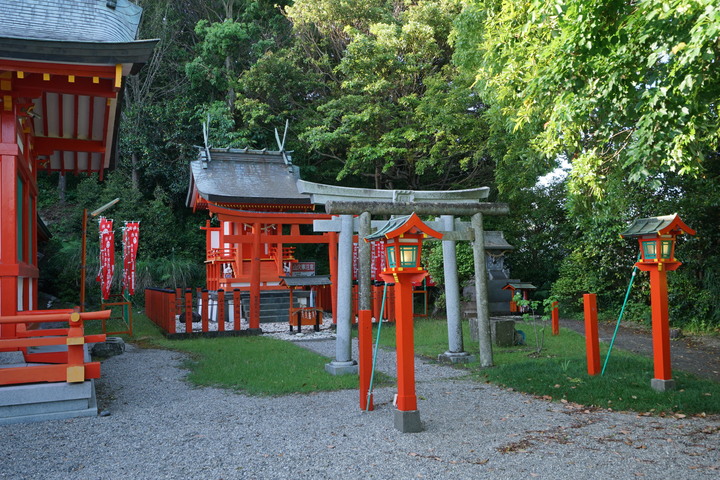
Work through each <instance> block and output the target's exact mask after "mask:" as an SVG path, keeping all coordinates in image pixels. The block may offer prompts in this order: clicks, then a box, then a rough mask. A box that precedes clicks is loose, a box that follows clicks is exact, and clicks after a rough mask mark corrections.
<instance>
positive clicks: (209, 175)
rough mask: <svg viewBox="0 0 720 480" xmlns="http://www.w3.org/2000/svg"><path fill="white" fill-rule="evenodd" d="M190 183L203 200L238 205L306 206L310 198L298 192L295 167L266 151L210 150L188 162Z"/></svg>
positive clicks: (273, 153)
mask: <svg viewBox="0 0 720 480" xmlns="http://www.w3.org/2000/svg"><path fill="white" fill-rule="evenodd" d="M190 168H191V171H192V176H193V182H194V184H195V188H196V189H197V192H198V194H199V195H200V196H201V197H202V198H204V199H205V200H208V201H211V202H216V203H221V204H240V205H252V204H255V205H278V204H279V205H302V206H308V205H310V197H309V196H308V195H303V194H301V193H299V192H298V189H297V185H296V181H297V179H298V178H299V172H298V169H297V167H293V166H292V165H289V164H288V163H286V161H285V156H284V155H283V152H275V151H267V150H248V149H244V150H240V149H211V150H210V160H209V161H206V159H205V152H204V151H203V152H201V155H200V158H199V159H198V160H195V161H193V162H191V164H190Z"/></svg>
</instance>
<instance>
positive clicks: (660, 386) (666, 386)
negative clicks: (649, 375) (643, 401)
mask: <svg viewBox="0 0 720 480" xmlns="http://www.w3.org/2000/svg"><path fill="white" fill-rule="evenodd" d="M650 386H651V387H652V389H653V390H655V391H656V392H667V391H670V390H675V380H672V379H670V380H662V379H660V378H653V379H652V380H650Z"/></svg>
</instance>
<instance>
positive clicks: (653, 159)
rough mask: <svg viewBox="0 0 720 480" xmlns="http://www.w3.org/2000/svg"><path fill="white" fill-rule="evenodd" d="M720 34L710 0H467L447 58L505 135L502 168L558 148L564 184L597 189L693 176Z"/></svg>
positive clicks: (716, 127)
mask: <svg viewBox="0 0 720 480" xmlns="http://www.w3.org/2000/svg"><path fill="white" fill-rule="evenodd" d="M719 32H720V7H719V6H718V5H717V2H715V1H714V0H685V1H683V0H674V1H667V2H657V1H654V0H638V1H627V0H615V1H612V2H607V1H600V0H555V1H552V2H541V1H535V0H517V1H511V2H507V1H500V0H475V1H473V2H471V3H470V4H469V6H468V7H467V9H466V10H465V11H464V12H463V15H462V17H461V19H460V21H459V22H458V38H459V39H460V40H459V42H458V53H457V55H456V59H457V61H458V62H459V63H460V64H461V65H462V66H463V67H464V68H465V69H467V70H468V71H471V72H473V73H474V74H475V75H476V85H477V87H478V90H479V92H480V93H481V95H483V97H485V98H486V99H487V100H488V101H489V102H490V103H491V105H492V107H491V111H490V112H489V114H488V118H489V119H490V122H491V123H492V125H493V127H494V128H495V129H496V131H498V132H504V133H505V134H509V135H512V137H513V144H512V146H510V147H508V148H507V153H506V157H505V163H504V165H503V168H505V169H515V168H516V166H517V164H518V163H520V162H522V163H525V164H527V163H531V164H532V165H531V166H530V170H531V171H536V172H542V171H543V170H547V169H549V168H551V167H552V166H553V165H554V162H555V160H556V159H558V158H562V157H564V158H566V159H568V160H570V161H571V162H572V165H573V169H572V174H571V182H570V188H571V192H572V193H574V194H576V195H578V196H580V195H592V196H596V197H597V196H601V195H602V193H603V190H604V188H605V185H606V182H607V181H608V180H612V178H613V176H617V175H619V176H621V177H623V178H625V177H626V178H628V179H630V180H631V181H634V182H647V181H652V182H653V183H654V185H655V186H656V187H657V186H659V184H660V183H661V182H662V177H660V176H659V174H668V173H674V172H677V173H679V174H691V175H699V174H701V173H702V171H703V168H704V157H705V155H706V154H707V153H708V152H713V151H716V150H718V147H719V146H720V118H719V117H718V111H717V106H718V100H720V73H719V72H718V69H717V68H715V67H716V65H717V61H718V56H719V55H720V45H719V44H718V42H717V37H718V33H719ZM529 180H530V179H529ZM504 187H505V188H508V187H509V186H508V185H507V182H504Z"/></svg>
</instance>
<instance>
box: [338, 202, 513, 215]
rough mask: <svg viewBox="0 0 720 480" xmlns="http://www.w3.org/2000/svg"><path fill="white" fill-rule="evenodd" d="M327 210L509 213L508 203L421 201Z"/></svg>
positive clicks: (342, 205)
mask: <svg viewBox="0 0 720 480" xmlns="http://www.w3.org/2000/svg"><path fill="white" fill-rule="evenodd" d="M325 210H326V211H327V212H328V213H330V214H333V215H350V214H360V213H363V212H370V213H371V214H373V215H410V214H411V213H417V214H418V215H475V214H476V213H482V214H483V215H507V214H508V213H510V207H509V206H508V204H507V203H491V202H478V203H425V202H423V203H419V202H372V201H361V202H336V201H331V202H327V203H326V204H325Z"/></svg>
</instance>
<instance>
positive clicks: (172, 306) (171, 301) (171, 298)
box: [163, 292, 179, 333]
mask: <svg viewBox="0 0 720 480" xmlns="http://www.w3.org/2000/svg"><path fill="white" fill-rule="evenodd" d="M176 295H177V292H176V293H172V292H171V293H169V294H167V295H164V296H163V298H165V299H166V300H167V305H166V308H167V316H166V317H165V320H164V322H163V323H165V325H164V328H165V331H166V332H168V333H176V332H177V327H176V325H175V315H176V312H177V304H178V300H179V299H178V298H177V297H176Z"/></svg>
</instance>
